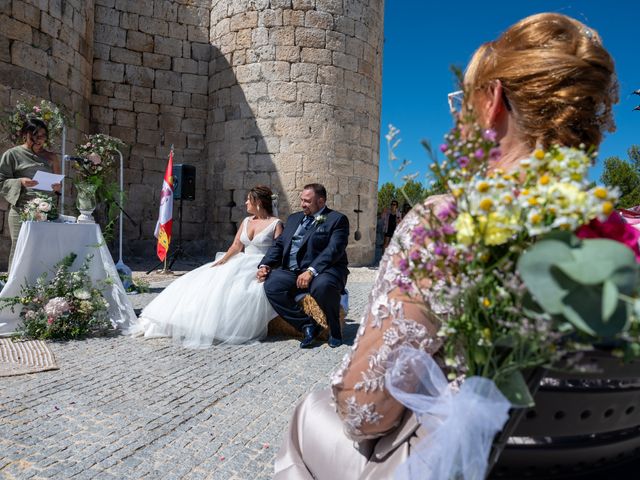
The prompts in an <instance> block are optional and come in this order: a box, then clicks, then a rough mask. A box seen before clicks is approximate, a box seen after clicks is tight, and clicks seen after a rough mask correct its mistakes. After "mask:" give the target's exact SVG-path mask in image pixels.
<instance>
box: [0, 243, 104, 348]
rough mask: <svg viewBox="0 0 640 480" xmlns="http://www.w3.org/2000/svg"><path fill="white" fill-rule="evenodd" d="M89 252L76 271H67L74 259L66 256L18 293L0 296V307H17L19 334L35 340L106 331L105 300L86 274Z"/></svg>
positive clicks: (81, 335) (74, 257)
mask: <svg viewBox="0 0 640 480" xmlns="http://www.w3.org/2000/svg"><path fill="white" fill-rule="evenodd" d="M92 257H93V256H92V255H89V256H87V258H86V259H85V261H84V262H83V263H82V265H81V266H80V268H79V270H78V271H75V272H72V271H70V268H71V265H72V264H73V262H74V261H75V259H76V258H77V255H76V254H75V253H71V254H69V255H67V256H66V257H65V258H64V259H62V260H61V261H60V262H59V263H57V264H56V265H55V267H54V269H53V278H51V280H49V279H48V278H47V277H48V275H47V272H45V273H43V274H42V275H41V276H40V277H38V279H37V280H36V282H35V284H33V285H29V284H25V285H23V286H22V287H21V290H20V295H19V296H16V297H8V298H2V299H0V304H1V305H2V308H7V307H10V308H11V311H14V308H15V307H16V306H17V305H20V306H21V311H20V318H21V320H22V323H21V324H20V326H19V332H20V335H21V336H23V337H26V338H36V339H72V338H79V337H84V336H87V335H91V334H99V333H103V332H106V331H107V330H109V329H110V328H112V325H111V321H110V320H109V316H108V313H107V307H108V303H107V301H106V299H105V297H104V295H103V294H102V292H101V290H100V289H99V288H98V287H96V286H95V285H94V284H93V282H92V281H91V278H90V277H89V273H88V270H89V265H90V263H91V259H92Z"/></svg>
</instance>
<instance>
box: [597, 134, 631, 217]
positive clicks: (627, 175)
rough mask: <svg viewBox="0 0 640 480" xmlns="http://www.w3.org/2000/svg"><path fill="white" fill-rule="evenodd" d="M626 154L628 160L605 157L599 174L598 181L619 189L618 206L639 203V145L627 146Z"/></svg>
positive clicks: (626, 206)
mask: <svg viewBox="0 0 640 480" xmlns="http://www.w3.org/2000/svg"><path fill="white" fill-rule="evenodd" d="M627 155H628V156H629V159H628V160H623V159H621V158H620V157H609V158H607V159H605V161H604V168H603V170H602V175H601V176H600V181H601V182H602V183H604V184H605V185H606V186H608V187H618V188H619V189H620V200H619V201H618V207H620V208H630V207H635V206H636V205H640V146H638V145H634V146H632V147H631V148H629V150H628V151H627Z"/></svg>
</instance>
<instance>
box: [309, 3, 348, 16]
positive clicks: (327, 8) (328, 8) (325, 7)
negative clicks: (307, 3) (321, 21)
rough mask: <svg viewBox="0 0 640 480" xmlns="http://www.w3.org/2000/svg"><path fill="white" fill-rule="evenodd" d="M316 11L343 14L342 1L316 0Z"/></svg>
mask: <svg viewBox="0 0 640 480" xmlns="http://www.w3.org/2000/svg"><path fill="white" fill-rule="evenodd" d="M316 10H318V11H319V12H327V13H331V14H334V15H339V14H341V13H343V6H342V0H316Z"/></svg>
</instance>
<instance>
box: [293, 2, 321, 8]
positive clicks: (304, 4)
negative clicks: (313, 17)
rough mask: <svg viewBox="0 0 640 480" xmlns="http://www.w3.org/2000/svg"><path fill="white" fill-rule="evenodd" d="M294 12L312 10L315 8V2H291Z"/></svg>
mask: <svg viewBox="0 0 640 480" xmlns="http://www.w3.org/2000/svg"><path fill="white" fill-rule="evenodd" d="M292 6H293V9H294V10H312V9H313V8H315V6H316V0H293V1H292Z"/></svg>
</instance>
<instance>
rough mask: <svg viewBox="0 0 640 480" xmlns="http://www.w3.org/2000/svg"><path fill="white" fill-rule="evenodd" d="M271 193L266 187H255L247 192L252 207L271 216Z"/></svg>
mask: <svg viewBox="0 0 640 480" xmlns="http://www.w3.org/2000/svg"><path fill="white" fill-rule="evenodd" d="M272 197H273V192H272V191H271V189H270V188H269V187H267V186H266V185H256V186H255V187H253V188H252V189H251V190H249V198H251V203H253V204H254V205H258V206H260V208H264V209H265V210H266V212H267V213H268V214H269V215H273V198H272Z"/></svg>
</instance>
